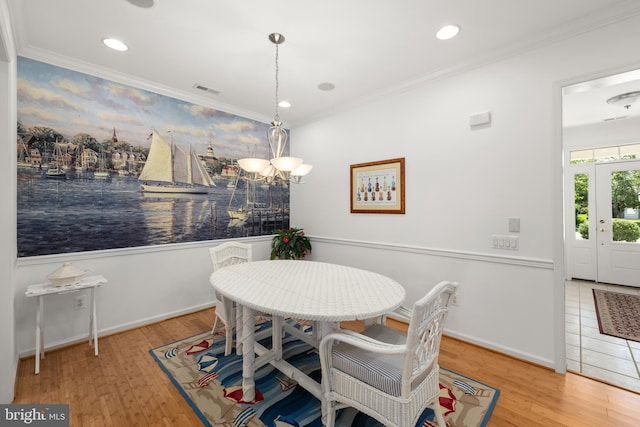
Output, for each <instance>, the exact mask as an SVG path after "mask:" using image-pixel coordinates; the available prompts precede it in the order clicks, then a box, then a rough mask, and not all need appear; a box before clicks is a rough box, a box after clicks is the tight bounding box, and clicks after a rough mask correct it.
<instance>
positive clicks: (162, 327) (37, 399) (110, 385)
mask: <svg viewBox="0 0 640 427" xmlns="http://www.w3.org/2000/svg"><path fill="white" fill-rule="evenodd" d="M213 316H214V315H213V310H212V309H210V310H203V311H200V312H197V313H193V314H189V315H185V316H181V317H177V318H174V319H170V320H166V321H163V322H159V323H155V324H152V325H149V326H145V327H141V328H138V329H134V330H131V331H127V332H122V333H119V334H115V335H111V336H107V337H104V338H101V339H100V356H98V357H95V356H94V355H93V347H91V346H89V345H88V344H87V343H86V342H85V343H82V344H78V345H74V346H70V347H66V348H63V349H59V350H55V351H51V352H49V353H47V355H46V358H45V359H44V360H43V361H42V363H41V366H40V375H34V363H35V360H34V358H33V357H30V358H26V359H23V360H21V361H20V366H19V368H18V375H17V379H16V397H15V400H14V403H34V404H39V403H42V404H47V403H52V404H53V403H68V404H70V413H71V414H70V415H71V425H72V426H78V427H80V426H81V427H87V426H89V427H91V426H96V427H106V426H117V427H127V426H181V427H183V426H201V425H202V422H201V421H200V419H199V418H198V417H197V416H196V415H195V413H194V412H193V410H192V409H191V407H190V406H189V404H188V403H186V401H185V400H184V399H183V398H182V396H181V395H180V393H179V392H178V390H177V389H176V388H175V387H174V386H173V384H172V383H171V381H170V380H169V379H168V377H167V376H166V375H165V374H164V373H163V372H162V371H161V370H160V368H159V367H158V366H157V364H156V363H155V362H154V361H153V359H152V358H151V356H150V355H149V349H151V348H154V347H158V346H160V345H162V344H166V343H168V342H171V341H174V340H177V339H180V338H183V337H186V336H189V335H192V334H196V333H198V332H201V331H204V330H206V329H208V328H210V327H211V325H212V322H213ZM347 327H350V328H352V329H358V328H359V327H360V324H358V323H350V324H349V325H347ZM440 365H441V366H444V367H446V368H449V369H452V370H454V371H456V372H459V373H461V374H463V375H467V376H469V377H472V378H474V379H477V380H479V381H481V382H484V383H487V384H489V385H492V386H494V387H497V388H499V389H500V392H501V394H500V397H499V399H498V402H497V405H496V407H495V409H494V411H493V415H492V416H491V419H490V421H489V424H488V425H489V426H518V427H522V426H527V427H529V426H545V427H548V426H580V427H584V426H616V427H619V426H638V425H640V394H636V393H633V392H630V391H626V390H623V389H619V388H616V387H612V386H609V385H606V384H603V383H600V382H597V381H594V380H591V379H588V378H586V377H582V376H579V375H575V374H567V375H558V374H556V373H555V372H553V371H551V370H549V369H547V368H543V367H540V366H536V365H532V364H529V363H527V362H523V361H520V360H517V359H514V358H511V357H509V356H505V355H502V354H499V353H495V352H493V351H491V350H486V349H483V348H480V347H477V346H474V345H471V344H467V343H464V342H461V341H458V340H455V339H452V338H447V337H445V338H444V339H443V342H442V346H441V350H440Z"/></svg>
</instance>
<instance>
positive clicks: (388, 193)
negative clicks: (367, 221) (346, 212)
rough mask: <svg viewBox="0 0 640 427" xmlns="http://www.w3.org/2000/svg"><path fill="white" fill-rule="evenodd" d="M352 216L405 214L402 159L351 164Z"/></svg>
mask: <svg viewBox="0 0 640 427" xmlns="http://www.w3.org/2000/svg"><path fill="white" fill-rule="evenodd" d="M351 213H386V214H403V213H404V157H403V158H399V159H390V160H380V161H377V162H369V163H359V164H357V165H351Z"/></svg>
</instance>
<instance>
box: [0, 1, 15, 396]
mask: <svg viewBox="0 0 640 427" xmlns="http://www.w3.org/2000/svg"><path fill="white" fill-rule="evenodd" d="M7 16H8V13H7V6H6V3H5V1H4V0H2V1H0V147H1V148H0V159H1V160H0V162H2V165H1V167H0V182H2V183H3V185H0V200H4V201H5V203H4V206H3V208H2V209H0V242H3V244H2V245H0V342H2V343H3V349H2V351H0V403H10V402H11V401H12V400H13V385H14V380H15V373H16V366H17V363H18V357H17V353H16V340H15V320H14V313H15V310H14V297H13V295H14V279H13V266H14V260H15V258H16V207H15V203H7V202H6V201H7V200H15V199H16V184H15V174H16V166H15V161H14V159H15V158H16V150H15V147H16V144H15V140H16V139H15V138H16V112H15V108H14V107H13V105H15V103H16V55H15V48H14V43H13V39H12V35H11V26H10V25H9V22H8V21H7V20H6V18H3V17H7Z"/></svg>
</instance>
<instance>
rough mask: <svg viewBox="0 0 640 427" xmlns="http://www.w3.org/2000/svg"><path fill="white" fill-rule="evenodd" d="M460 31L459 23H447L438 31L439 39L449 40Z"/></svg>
mask: <svg viewBox="0 0 640 427" xmlns="http://www.w3.org/2000/svg"><path fill="white" fill-rule="evenodd" d="M459 32H460V27H459V26H457V25H445V26H444V27H442V28H440V29H439V30H438V32H437V33H436V37H437V38H438V40H449V39H451V38H453V37H455V36H456V35H458V33H459Z"/></svg>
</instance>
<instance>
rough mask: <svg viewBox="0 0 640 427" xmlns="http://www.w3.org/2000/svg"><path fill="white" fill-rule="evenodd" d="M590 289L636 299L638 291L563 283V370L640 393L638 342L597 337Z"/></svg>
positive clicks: (583, 283)
mask: <svg viewBox="0 0 640 427" xmlns="http://www.w3.org/2000/svg"><path fill="white" fill-rule="evenodd" d="M593 288H598V289H605V290H610V291H615V292H628V293H635V294H639V295H640V288H633V287H626V286H615V285H607V284H603V283H593V282H583V281H578V280H572V281H567V282H566V287H565V292H566V298H565V304H566V310H565V319H566V334H567V337H566V339H567V341H566V342H567V370H569V371H571V372H577V373H582V374H583V375H586V376H588V377H592V378H595V379H598V380H601V381H604V382H607V383H610V384H614V385H617V386H620V387H623V388H626V389H628V390H632V391H635V392H637V393H640V342H636V341H629V340H625V339H622V338H616V337H612V336H609V335H602V334H601V333H600V330H599V329H598V319H597V317H596V309H595V303H594V300H593V292H592V289H593Z"/></svg>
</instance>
